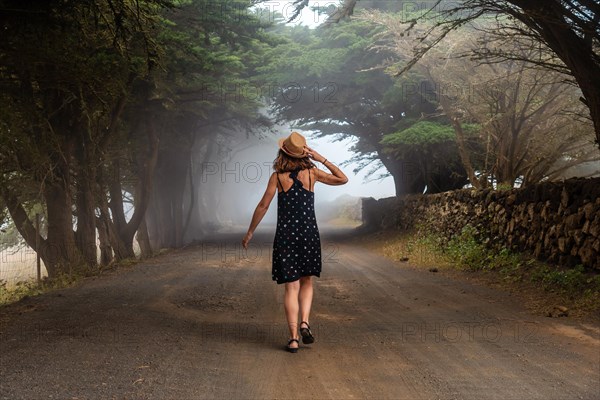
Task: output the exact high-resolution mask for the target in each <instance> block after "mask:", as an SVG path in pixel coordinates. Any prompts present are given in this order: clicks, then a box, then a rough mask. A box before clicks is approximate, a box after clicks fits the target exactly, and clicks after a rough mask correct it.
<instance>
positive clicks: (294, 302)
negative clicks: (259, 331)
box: [284, 281, 300, 347]
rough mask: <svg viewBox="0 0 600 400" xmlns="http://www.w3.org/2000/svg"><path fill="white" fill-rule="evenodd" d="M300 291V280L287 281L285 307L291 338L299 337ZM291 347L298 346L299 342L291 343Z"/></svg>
mask: <svg viewBox="0 0 600 400" xmlns="http://www.w3.org/2000/svg"><path fill="white" fill-rule="evenodd" d="M299 291H300V282H299V281H294V282H286V283H285V297H284V308H285V316H286V318H287V322H288V329H289V330H290V338H292V339H298V311H299V305H298V292H299ZM290 347H298V343H296V342H292V343H290Z"/></svg>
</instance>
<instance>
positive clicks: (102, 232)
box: [96, 218, 113, 266]
mask: <svg viewBox="0 0 600 400" xmlns="http://www.w3.org/2000/svg"><path fill="white" fill-rule="evenodd" d="M96 226H97V227H98V241H99V242H100V265H102V266H107V265H109V264H110V263H111V261H112V260H113V251H112V246H111V245H110V239H109V233H108V226H107V224H106V221H105V219H104V218H96Z"/></svg>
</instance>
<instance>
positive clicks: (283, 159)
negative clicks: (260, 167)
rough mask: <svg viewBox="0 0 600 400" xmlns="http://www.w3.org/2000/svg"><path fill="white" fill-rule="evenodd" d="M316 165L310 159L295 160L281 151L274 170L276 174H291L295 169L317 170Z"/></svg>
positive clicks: (274, 164) (274, 162)
mask: <svg viewBox="0 0 600 400" xmlns="http://www.w3.org/2000/svg"><path fill="white" fill-rule="evenodd" d="M315 167H316V165H315V164H314V163H313V162H312V161H311V160H310V158H308V157H303V158H295V157H291V156H288V155H287V154H285V152H284V151H283V150H281V149H279V153H278V154H277V158H275V161H273V169H274V170H275V171H276V172H279V173H281V172H289V171H293V170H295V169H309V168H315Z"/></svg>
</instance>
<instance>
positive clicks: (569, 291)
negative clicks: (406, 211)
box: [369, 226, 600, 316]
mask: <svg viewBox="0 0 600 400" xmlns="http://www.w3.org/2000/svg"><path fill="white" fill-rule="evenodd" d="M371 236H373V235H371ZM373 239H374V240H370V242H372V243H371V244H370V245H369V247H373V248H374V249H376V250H379V251H380V252H381V253H382V254H383V255H384V256H386V257H388V258H391V259H393V260H396V261H407V262H409V263H410V264H411V265H413V266H417V267H424V268H429V269H430V270H432V268H435V269H436V270H437V269H440V270H445V271H448V272H459V273H469V274H470V275H471V276H476V278H481V279H482V280H483V281H485V282H487V283H488V284H495V285H497V286H501V287H503V288H505V289H510V290H511V291H514V292H518V293H517V294H518V295H520V296H524V297H527V298H528V300H529V301H528V306H529V308H531V309H533V310H534V311H536V312H543V313H546V311H547V310H548V309H549V307H550V308H551V307H553V306H565V307H567V308H569V310H570V315H573V316H584V315H588V314H592V313H598V310H600V274H599V273H596V272H592V271H586V270H585V269H584V268H583V266H581V265H578V266H576V267H575V268H562V267H560V266H556V265H549V264H547V263H544V262H541V261H538V260H536V259H534V258H533V257H532V256H528V255H526V254H521V253H516V252H513V251H511V250H509V249H506V248H502V249H498V250H496V249H492V248H490V247H488V246H486V245H485V244H482V243H481V240H479V239H478V237H477V231H476V229H475V228H473V227H471V226H466V227H464V228H463V229H462V231H461V233H460V234H459V235H455V236H454V237H452V239H451V240H449V241H447V240H443V239H442V238H441V237H440V236H437V235H434V234H432V233H430V232H427V231H425V230H424V229H417V230H415V231H414V232H410V233H401V232H393V231H386V232H385V233H383V232H379V233H376V234H375V235H374V237H373Z"/></svg>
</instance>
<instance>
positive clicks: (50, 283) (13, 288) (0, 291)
mask: <svg viewBox="0 0 600 400" xmlns="http://www.w3.org/2000/svg"><path fill="white" fill-rule="evenodd" d="M139 261H141V260H139V259H134V258H131V259H124V260H121V261H119V262H118V263H112V264H110V265H109V266H106V267H101V268H96V269H90V268H74V269H72V270H71V271H69V272H64V273H61V274H59V275H58V276H55V277H53V278H52V279H49V278H48V277H47V276H46V277H44V278H42V279H41V281H40V282H39V283H38V282H37V280H36V279H27V280H21V281H17V282H16V283H14V284H11V285H9V284H8V282H6V281H5V280H1V279H0V307H1V306H3V305H7V304H11V303H16V302H18V301H20V300H22V299H25V298H28V297H33V296H38V295H40V294H43V293H47V292H51V291H53V290H58V289H64V288H67V287H71V286H75V285H76V284H77V283H79V282H80V281H82V280H83V279H85V278H88V277H94V276H99V275H101V274H103V273H106V272H108V271H111V270H115V269H117V268H123V267H129V266H133V265H136V264H137V263H138V262H139Z"/></svg>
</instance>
